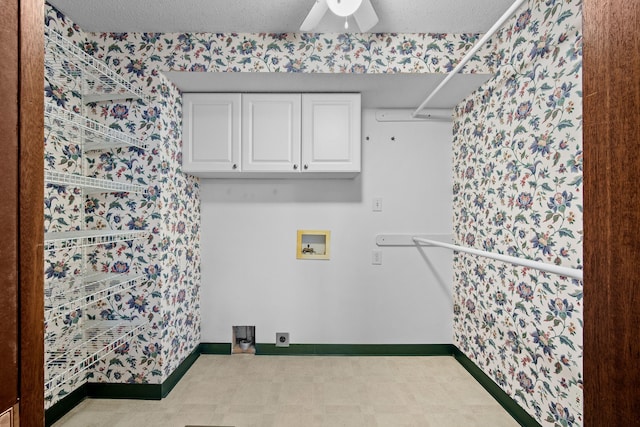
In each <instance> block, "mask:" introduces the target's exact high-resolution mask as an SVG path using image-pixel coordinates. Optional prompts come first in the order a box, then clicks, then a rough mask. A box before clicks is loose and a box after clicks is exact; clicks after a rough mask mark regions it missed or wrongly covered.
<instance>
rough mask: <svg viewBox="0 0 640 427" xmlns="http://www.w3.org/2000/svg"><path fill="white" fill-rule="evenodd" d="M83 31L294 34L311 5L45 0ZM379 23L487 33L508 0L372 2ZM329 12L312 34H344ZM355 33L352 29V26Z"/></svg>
mask: <svg viewBox="0 0 640 427" xmlns="http://www.w3.org/2000/svg"><path fill="white" fill-rule="evenodd" d="M48 1H49V3H50V4H52V5H53V6H55V7H56V8H58V9H59V10H60V11H61V12H63V13H64V14H65V15H67V16H69V17H70V18H71V19H72V20H73V21H74V22H75V23H76V24H78V25H79V26H80V28H82V29H83V30H85V31H96V32H103V31H106V32H164V33H167V32H196V31H198V32H211V33H226V32H235V33H244V32H247V33H265V32H266V33H284V32H297V31H298V28H299V27H300V24H301V23H302V21H304V18H305V17H306V15H307V13H308V12H309V10H310V9H311V7H312V6H313V3H314V1H315V0H179V1H177V0H48ZM371 3H372V4H373V7H374V8H375V10H376V12H377V13H378V16H379V17H380V21H379V22H378V24H377V25H376V26H375V27H373V28H372V29H371V32H378V33H379V32H390V33H466V32H474V33H475V32H480V33H483V32H485V31H487V30H488V29H489V28H490V27H491V25H493V23H494V22H495V21H496V20H497V19H498V18H499V17H500V16H501V15H502V14H503V13H504V11H505V10H507V9H508V8H509V6H510V5H511V3H512V0H371ZM343 25H344V21H343V20H342V19H339V18H337V17H335V16H333V15H332V14H331V13H330V12H329V13H327V14H326V15H325V18H324V19H323V20H322V21H321V22H320V24H319V25H318V27H317V29H316V32H343V31H344V29H343ZM352 28H353V29H355V28H356V26H355V25H352Z"/></svg>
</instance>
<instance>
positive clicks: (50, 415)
mask: <svg viewBox="0 0 640 427" xmlns="http://www.w3.org/2000/svg"><path fill="white" fill-rule="evenodd" d="M86 386H87V385H86V384H82V385H81V386H80V387H78V388H77V389H75V390H73V391H72V392H71V393H69V394H67V395H66V396H65V397H64V398H62V399H61V400H59V401H58V402H56V403H55V404H54V405H53V406H51V407H50V408H49V409H47V410H46V411H45V413H44V425H45V426H47V427H49V426H50V425H52V424H53V423H55V422H56V421H58V420H59V419H60V418H62V417H64V416H65V415H66V414H67V412H69V411H71V410H72V409H73V408H75V407H76V406H78V405H79V404H80V402H82V401H83V400H84V399H85V398H86V397H87V389H86Z"/></svg>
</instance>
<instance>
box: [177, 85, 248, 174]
mask: <svg viewBox="0 0 640 427" xmlns="http://www.w3.org/2000/svg"><path fill="white" fill-rule="evenodd" d="M182 100H183V117H182V129H183V132H182V170H184V171H185V172H193V173H197V172H233V171H239V170H240V102H241V96H240V94H227V93H186V94H184V95H183V97H182Z"/></svg>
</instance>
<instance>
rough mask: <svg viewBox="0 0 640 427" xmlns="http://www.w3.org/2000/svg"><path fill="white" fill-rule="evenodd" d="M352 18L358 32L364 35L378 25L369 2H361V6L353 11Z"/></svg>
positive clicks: (365, 0) (369, 0)
mask: <svg viewBox="0 0 640 427" xmlns="http://www.w3.org/2000/svg"><path fill="white" fill-rule="evenodd" d="M353 17H354V18H356V22H357V23H358V28H360V32H363V33H366V32H367V31H369V30H370V29H371V28H373V26H374V25H376V24H377V23H378V15H377V14H376V11H375V10H374V9H373V5H371V0H363V1H362V4H361V5H360V7H359V8H358V10H356V11H355V13H354V14H353Z"/></svg>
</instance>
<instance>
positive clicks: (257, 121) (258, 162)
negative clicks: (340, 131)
mask: <svg viewBox="0 0 640 427" xmlns="http://www.w3.org/2000/svg"><path fill="white" fill-rule="evenodd" d="M300 99H301V98H300V95H299V94H270V93H261V94H245V95H242V169H243V170H244V171H272V172H298V171H299V170H300V102H301V101H300Z"/></svg>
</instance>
